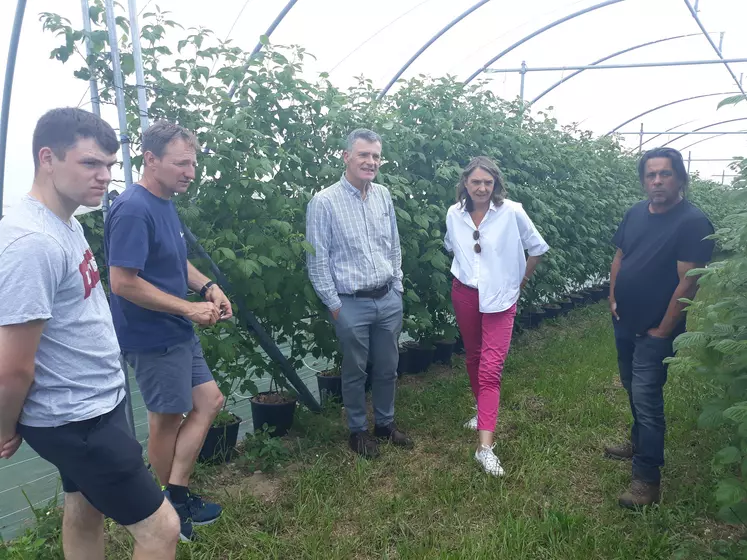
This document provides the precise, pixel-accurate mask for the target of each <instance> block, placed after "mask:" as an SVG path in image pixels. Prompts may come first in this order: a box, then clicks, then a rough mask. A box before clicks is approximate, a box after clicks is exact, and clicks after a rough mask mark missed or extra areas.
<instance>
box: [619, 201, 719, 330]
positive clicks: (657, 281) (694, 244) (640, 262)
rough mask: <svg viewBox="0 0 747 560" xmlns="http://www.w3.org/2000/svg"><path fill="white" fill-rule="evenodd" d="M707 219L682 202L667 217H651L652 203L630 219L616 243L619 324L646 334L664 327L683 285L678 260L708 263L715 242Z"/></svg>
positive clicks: (639, 207) (642, 204)
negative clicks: (619, 259) (618, 254)
mask: <svg viewBox="0 0 747 560" xmlns="http://www.w3.org/2000/svg"><path fill="white" fill-rule="evenodd" d="M712 233H713V225H711V222H710V220H709V219H708V217H707V216H706V215H705V214H704V213H703V212H702V211H701V210H700V209H699V208H697V207H695V206H693V205H692V204H691V203H690V202H689V201H687V200H682V202H680V203H679V204H677V205H676V206H674V207H673V208H672V209H671V210H669V211H668V212H665V213H664V214H652V213H651V211H650V210H649V203H648V200H644V201H641V202H639V203H637V204H636V205H635V206H633V207H632V208H631V209H630V210H628V212H627V213H626V214H625V217H624V218H623V221H622V223H621V224H620V227H618V229H617V232H616V233H615V236H614V237H613V238H612V242H613V243H614V244H615V245H616V246H617V247H619V248H620V249H621V250H622V252H623V259H622V264H621V266H620V271H619V273H618V275H617V280H616V281H615V301H616V302H617V314H618V315H619V317H620V325H621V326H622V327H624V328H626V329H627V330H629V331H630V332H633V333H636V334H643V333H645V332H646V331H647V330H648V329H652V328H655V327H658V326H659V323H661V320H662V319H663V318H664V315H665V314H666V311H667V307H669V302H670V301H671V299H672V295H673V294H674V291H675V290H676V289H677V285H678V284H679V281H680V280H679V275H678V273H677V261H682V262H695V263H706V262H708V261H710V260H711V256H712V255H713V247H714V242H713V241H711V240H704V239H703V238H704V237H706V236H708V235H711V234H712Z"/></svg>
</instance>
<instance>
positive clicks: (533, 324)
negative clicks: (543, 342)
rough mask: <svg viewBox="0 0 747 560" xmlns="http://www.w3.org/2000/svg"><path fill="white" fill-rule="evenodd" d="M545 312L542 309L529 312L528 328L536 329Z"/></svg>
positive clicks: (543, 318)
mask: <svg viewBox="0 0 747 560" xmlns="http://www.w3.org/2000/svg"><path fill="white" fill-rule="evenodd" d="M546 315H547V314H546V313H545V310H544V309H535V310H532V311H530V312H529V328H530V329H536V328H537V327H539V326H540V325H541V324H542V321H544V320H545V316H546Z"/></svg>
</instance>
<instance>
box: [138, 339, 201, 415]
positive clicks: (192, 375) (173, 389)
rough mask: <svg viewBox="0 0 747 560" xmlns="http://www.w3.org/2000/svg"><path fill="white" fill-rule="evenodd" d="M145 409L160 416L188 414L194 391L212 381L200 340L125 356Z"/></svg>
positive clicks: (191, 340)
mask: <svg viewBox="0 0 747 560" xmlns="http://www.w3.org/2000/svg"><path fill="white" fill-rule="evenodd" d="M124 357H125V360H127V363H128V364H130V367H132V368H133V369H134V370H135V379H136V380H137V384H138V387H140V394H141V395H142V396H143V400H144V401H145V408H147V409H148V410H149V411H150V412H158V413H161V414H186V413H187V412H189V411H190V410H192V389H193V388H194V387H197V386H198V385H202V384H203V383H207V382H209V381H212V380H213V374H212V373H211V372H210V368H209V367H208V365H207V362H205V356H203V354H202V346H200V338H199V337H198V336H197V335H194V337H193V338H191V339H190V340H187V341H186V342H182V343H180V344H174V345H173V346H169V347H168V348H161V349H158V350H151V351H149V352H125V353H124Z"/></svg>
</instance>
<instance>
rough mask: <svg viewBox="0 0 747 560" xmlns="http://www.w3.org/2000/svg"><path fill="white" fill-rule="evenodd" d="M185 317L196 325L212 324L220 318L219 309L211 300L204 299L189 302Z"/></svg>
mask: <svg viewBox="0 0 747 560" xmlns="http://www.w3.org/2000/svg"><path fill="white" fill-rule="evenodd" d="M187 319H189V320H190V321H193V322H195V323H197V324H198V325H203V326H210V325H214V324H215V323H217V322H218V320H219V319H220V309H219V308H218V306H217V305H215V304H214V303H213V302H212V301H204V302H198V303H192V304H190V308H189V313H187Z"/></svg>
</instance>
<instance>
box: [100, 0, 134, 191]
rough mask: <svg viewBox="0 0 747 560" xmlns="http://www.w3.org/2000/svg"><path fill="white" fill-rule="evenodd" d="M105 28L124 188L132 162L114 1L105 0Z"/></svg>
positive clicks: (129, 181)
mask: <svg viewBox="0 0 747 560" xmlns="http://www.w3.org/2000/svg"><path fill="white" fill-rule="evenodd" d="M105 7H106V26H107V28H108V29H109V48H110V56H111V61H112V70H113V71H114V98H115V100H116V103H117V115H118V116H119V141H120V144H121V145H122V167H123V169H124V176H125V188H129V187H130V186H132V162H131V160H130V137H129V136H128V134H127V110H126V105H125V98H124V81H123V79H122V67H121V65H120V63H119V44H118V42H117V41H118V40H117V22H116V20H115V19H114V0H105Z"/></svg>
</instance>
